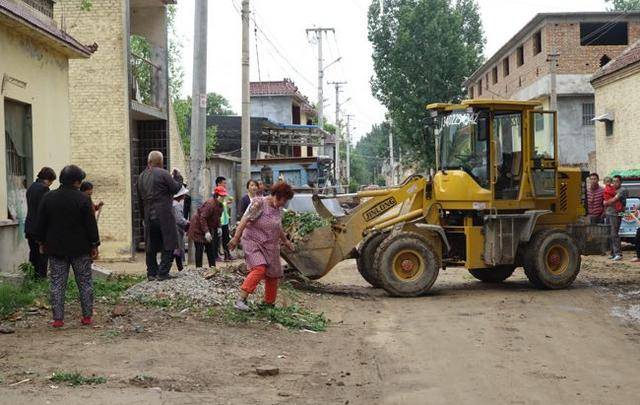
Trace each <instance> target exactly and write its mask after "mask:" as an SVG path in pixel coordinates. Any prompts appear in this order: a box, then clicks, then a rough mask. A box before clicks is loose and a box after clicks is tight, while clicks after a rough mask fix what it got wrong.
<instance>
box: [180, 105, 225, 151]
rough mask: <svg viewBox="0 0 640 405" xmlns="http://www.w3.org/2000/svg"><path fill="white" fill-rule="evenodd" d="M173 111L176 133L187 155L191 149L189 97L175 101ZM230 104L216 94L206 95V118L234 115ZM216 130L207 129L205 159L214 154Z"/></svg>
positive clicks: (211, 127)
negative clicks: (176, 127) (176, 126)
mask: <svg viewBox="0 0 640 405" xmlns="http://www.w3.org/2000/svg"><path fill="white" fill-rule="evenodd" d="M173 110H174V111H175V113H176V119H177V124H178V132H180V137H181V138H182V147H183V149H184V152H185V154H187V155H188V154H189V152H190V148H191V146H190V145H191V96H187V97H186V98H185V99H177V100H174V102H173ZM234 114H235V113H234V112H233V110H232V109H231V103H229V100H227V99H226V98H225V97H224V96H222V95H220V94H218V93H207V116H210V115H234ZM216 135H217V128H216V127H215V126H209V127H207V152H206V154H207V157H210V156H211V154H213V153H214V151H215V147H216V139H217V137H216Z"/></svg>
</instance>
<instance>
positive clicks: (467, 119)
mask: <svg viewBox="0 0 640 405" xmlns="http://www.w3.org/2000/svg"><path fill="white" fill-rule="evenodd" d="M427 110H428V111H429V114H430V117H429V118H428V119H427V121H428V122H427V125H426V127H425V132H426V136H430V137H433V138H434V139H435V145H436V165H437V167H436V173H435V175H434V176H433V178H429V179H427V178H425V177H423V176H418V175H414V176H410V177H409V178H407V179H405V180H404V182H403V183H402V184H400V185H398V186H395V187H389V188H385V189H380V190H368V191H362V192H359V193H358V197H359V198H360V200H361V203H360V204H359V205H357V206H356V207H355V208H353V209H352V210H350V211H349V212H348V213H347V215H345V216H341V217H334V216H333V215H332V214H331V213H330V212H329V211H328V210H327V209H326V208H325V207H324V205H323V204H322V198H321V197H319V196H314V197H313V202H314V206H315V208H316V210H317V211H318V213H319V214H320V215H321V216H322V217H324V218H327V219H329V220H330V221H329V222H330V225H328V226H325V227H323V228H318V229H316V230H314V231H313V232H312V233H311V234H309V235H307V237H306V238H305V240H303V241H302V242H301V243H300V244H299V246H298V249H297V250H296V252H293V253H291V252H283V258H284V259H285V260H286V261H287V262H288V263H289V265H290V266H292V267H295V268H296V269H298V270H299V271H300V272H302V273H303V274H304V275H306V276H307V277H309V278H311V279H317V278H320V277H322V276H324V275H325V274H327V273H328V272H329V271H330V270H331V269H332V268H333V267H334V266H335V265H336V264H337V263H339V262H340V261H342V260H345V259H348V258H354V257H355V258H356V259H357V265H358V270H359V271H360V273H361V274H362V276H363V277H364V278H365V280H366V281H367V282H369V283H370V284H371V285H373V286H375V287H382V288H384V289H385V290H386V291H387V292H388V293H389V294H391V295H394V296H417V295H421V294H424V293H426V292H427V291H428V290H429V289H430V288H431V286H432V285H433V283H434V282H435V280H436V278H437V276H438V272H439V270H440V269H441V268H446V267H447V266H452V267H453V266H455V267H465V268H466V269H467V270H468V271H469V272H470V273H471V275H472V276H473V277H475V278H477V279H478V280H480V281H484V282H501V281H503V280H505V279H507V278H508V277H509V276H511V274H512V273H513V272H514V270H515V269H516V268H517V267H524V272H525V274H526V276H527V277H528V279H529V280H530V282H531V283H532V284H533V285H534V286H536V287H539V288H545V289H558V288H565V287H567V286H569V285H571V283H572V282H573V281H574V280H575V278H576V276H577V275H578V272H579V271H580V260H581V255H586V254H600V253H601V252H603V251H604V250H605V249H606V246H607V235H608V226H606V225H599V224H592V223H589V222H588V221H587V220H586V218H585V208H584V192H585V188H584V179H585V173H583V172H581V171H580V170H579V169H578V168H571V167H560V166H559V165H558V139H557V117H556V112H554V111H543V110H542V109H541V105H540V104H539V103H536V102H514V101H500V100H467V101H463V102H462V103H461V104H455V105H454V104H430V105H428V106H427Z"/></svg>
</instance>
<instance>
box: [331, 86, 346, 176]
mask: <svg viewBox="0 0 640 405" xmlns="http://www.w3.org/2000/svg"><path fill="white" fill-rule="evenodd" d="M327 84H333V85H334V86H335V87H336V151H335V153H336V157H335V160H334V162H333V163H334V177H335V178H336V182H337V183H336V184H339V183H340V137H341V133H340V132H341V125H340V92H341V91H342V90H340V86H342V85H345V84H347V82H330V83H327Z"/></svg>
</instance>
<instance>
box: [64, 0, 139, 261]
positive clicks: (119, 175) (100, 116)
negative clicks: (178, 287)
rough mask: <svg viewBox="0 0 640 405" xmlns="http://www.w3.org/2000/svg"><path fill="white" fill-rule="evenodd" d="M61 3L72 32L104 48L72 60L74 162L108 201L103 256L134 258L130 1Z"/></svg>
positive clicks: (102, 222) (102, 223)
mask: <svg viewBox="0 0 640 405" xmlns="http://www.w3.org/2000/svg"><path fill="white" fill-rule="evenodd" d="M92 3H93V7H92V9H91V10H90V11H88V12H84V11H80V0H62V1H59V2H58V3H56V20H57V21H60V15H61V14H62V13H64V20H65V25H66V29H67V31H68V32H69V33H70V34H71V35H73V36H74V37H76V38H77V39H78V40H79V41H81V42H82V43H86V44H91V43H94V42H96V43H97V44H98V46H99V48H98V51H97V52H96V53H94V55H93V56H92V57H91V58H90V59H89V60H79V61H76V60H74V61H70V63H69V65H70V66H69V79H70V89H69V96H70V104H71V151H72V153H71V160H72V162H73V163H75V164H77V165H79V166H80V167H82V168H83V169H84V170H85V171H86V172H87V179H88V180H90V181H91V182H92V183H93V184H94V186H95V191H94V199H95V200H96V201H98V200H101V201H104V203H105V206H104V208H103V212H102V214H101V216H100V221H99V227H100V233H101V235H100V236H101V239H102V246H101V253H100V255H101V257H102V258H104V259H128V258H130V257H131V183H130V163H129V162H130V140H129V136H130V135H129V100H128V79H127V60H126V58H125V53H126V48H125V47H126V41H127V38H126V36H127V32H126V30H125V3H126V2H125V1H124V0H93V2H92Z"/></svg>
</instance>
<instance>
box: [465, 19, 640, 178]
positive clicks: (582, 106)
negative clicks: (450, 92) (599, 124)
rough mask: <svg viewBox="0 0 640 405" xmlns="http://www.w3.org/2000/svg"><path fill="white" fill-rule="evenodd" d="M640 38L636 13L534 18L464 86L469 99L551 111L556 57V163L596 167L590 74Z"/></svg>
mask: <svg viewBox="0 0 640 405" xmlns="http://www.w3.org/2000/svg"><path fill="white" fill-rule="evenodd" d="M638 39H640V12H627V13H618V12H588V13H544V14H538V15H536V16H535V17H534V18H533V19H532V20H531V21H530V22H529V23H528V24H526V25H525V26H524V27H523V28H522V29H521V30H520V31H519V32H518V33H517V34H516V35H515V36H514V37H513V38H511V39H510V40H509V41H508V42H507V43H506V44H504V45H503V46H502V48H500V50H499V51H498V52H496V53H495V54H494V55H493V56H491V57H490V58H489V59H488V60H487V61H486V62H485V63H484V64H483V65H482V66H481V67H480V68H479V69H478V70H476V71H475V72H474V73H473V74H472V75H471V76H470V77H469V79H467V80H466V81H465V82H464V86H465V88H466V89H467V92H468V96H469V98H490V99H493V98H504V99H513V100H539V101H541V102H542V103H543V105H544V108H549V106H550V93H551V74H550V73H551V72H550V71H551V63H550V62H549V55H551V54H554V53H555V54H557V55H558V57H557V64H556V82H557V84H556V91H557V95H558V134H559V158H560V161H561V163H562V164H565V165H578V166H581V167H584V168H587V167H589V166H590V167H593V166H594V164H595V150H596V144H595V128H594V125H593V121H592V118H593V117H594V90H593V87H592V86H591V84H590V79H591V75H592V74H593V73H594V72H595V71H596V70H598V69H599V68H600V67H601V66H603V65H605V64H606V63H608V62H609V61H610V60H612V59H614V58H616V57H617V56H618V55H620V54H621V53H622V52H623V51H624V50H625V49H626V48H627V47H628V46H629V44H632V43H634V42H635V41H636V40H638Z"/></svg>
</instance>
